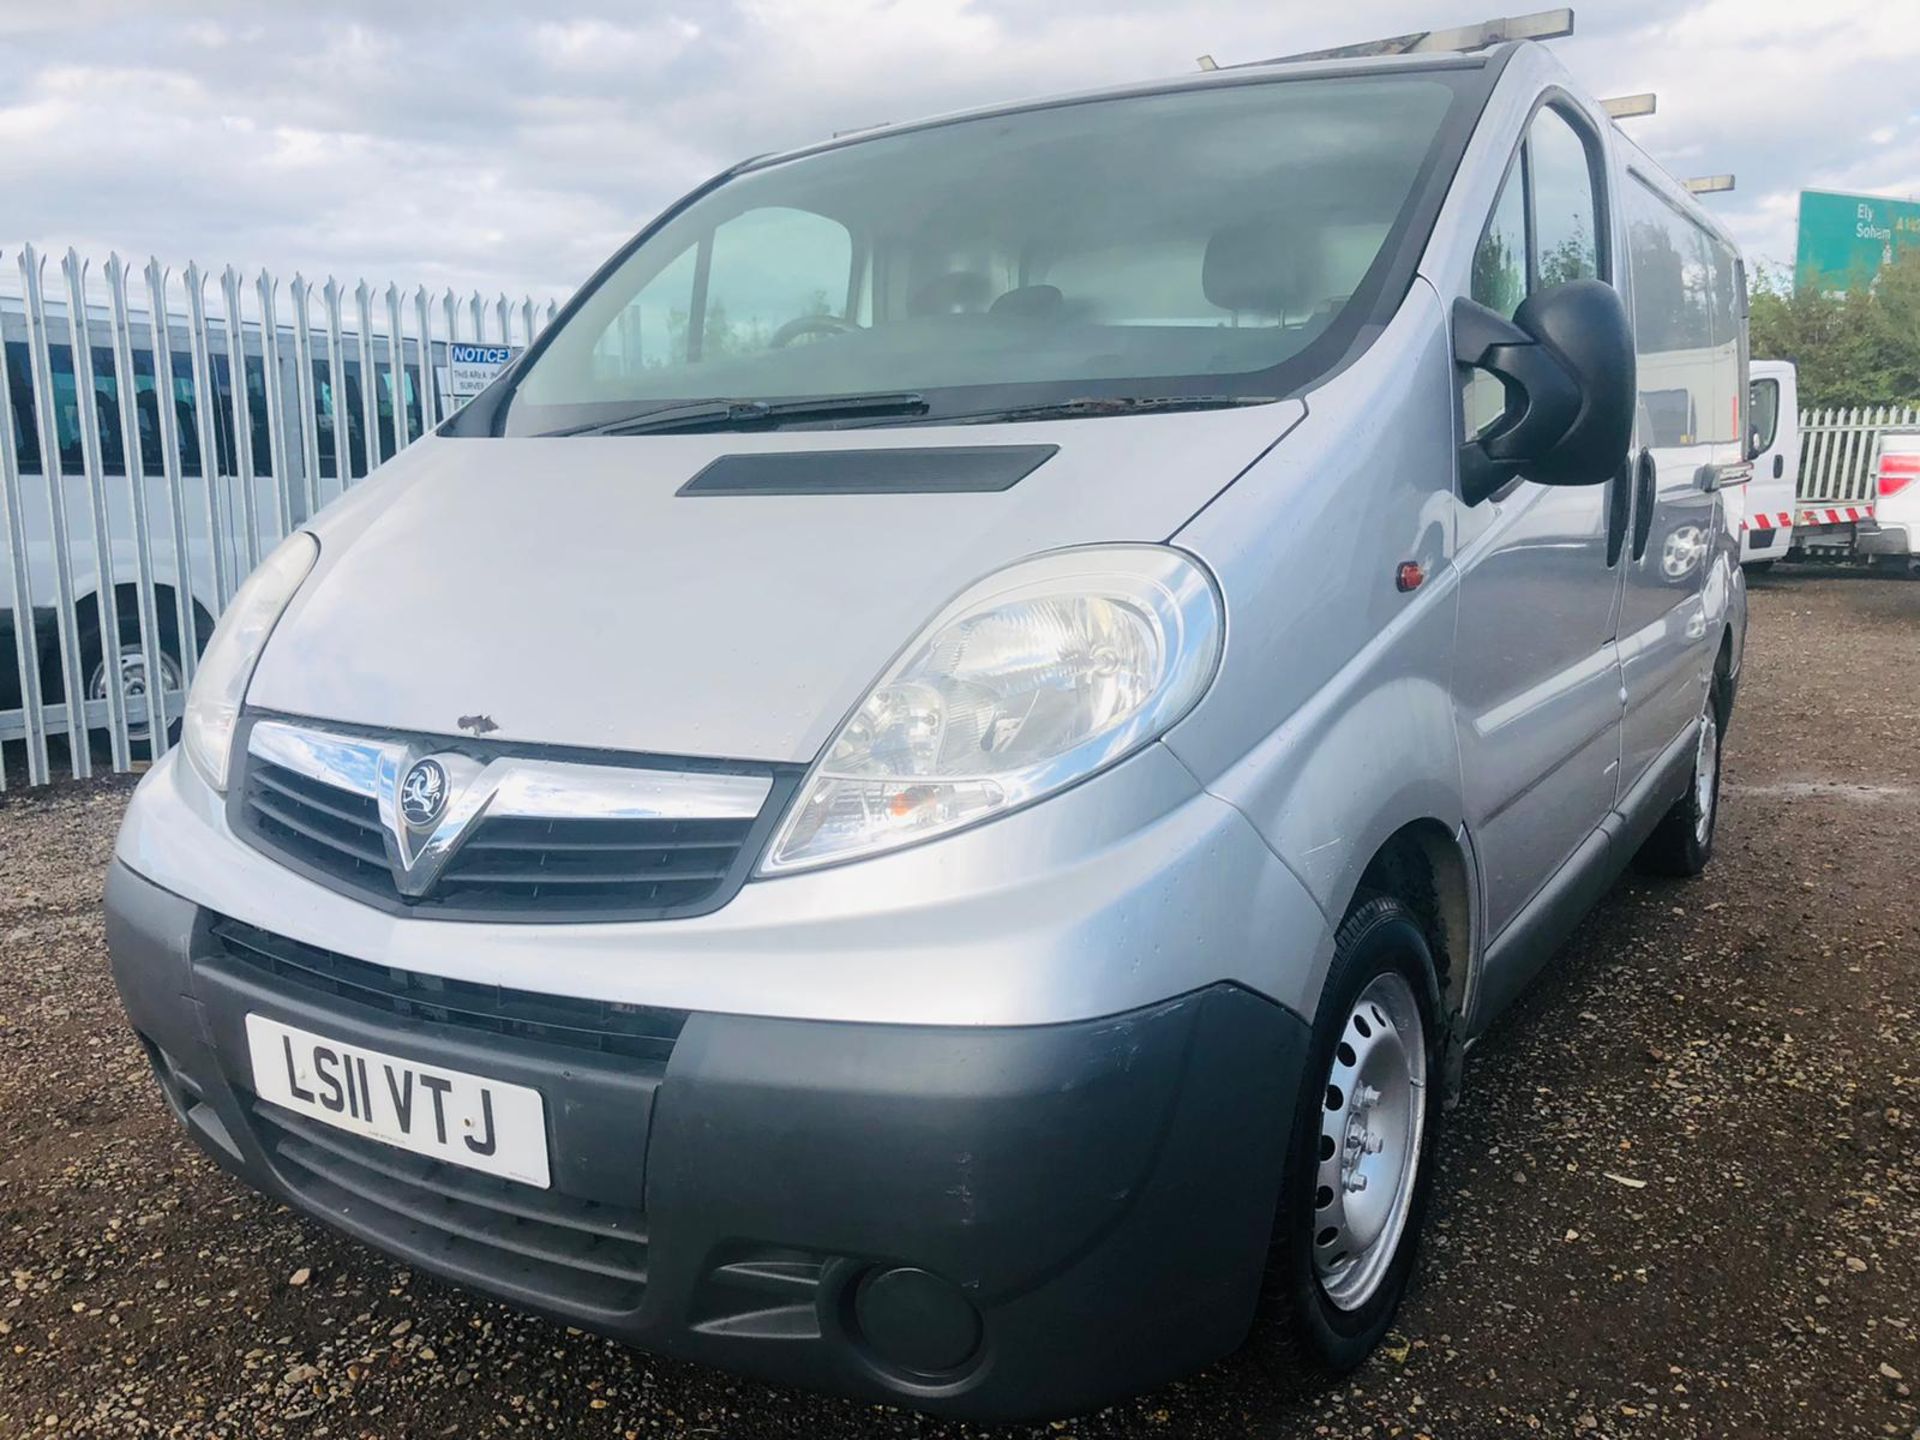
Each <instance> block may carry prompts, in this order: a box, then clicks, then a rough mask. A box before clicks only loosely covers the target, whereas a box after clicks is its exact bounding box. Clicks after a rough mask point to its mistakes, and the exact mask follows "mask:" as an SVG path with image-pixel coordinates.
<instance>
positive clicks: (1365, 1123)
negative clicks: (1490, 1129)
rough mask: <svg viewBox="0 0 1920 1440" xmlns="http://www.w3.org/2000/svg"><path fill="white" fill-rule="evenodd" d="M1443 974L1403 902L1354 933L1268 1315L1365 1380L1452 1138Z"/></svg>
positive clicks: (1274, 1260)
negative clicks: (1442, 1151)
mask: <svg viewBox="0 0 1920 1440" xmlns="http://www.w3.org/2000/svg"><path fill="white" fill-rule="evenodd" d="M1433 974H1434V969H1433V958H1432V952H1431V950H1430V949H1429V947H1428V944H1427V937H1426V934H1425V932H1424V931H1423V930H1422V929H1421V927H1420V925H1419V923H1418V921H1416V920H1415V919H1414V917H1413V915H1412V913H1411V912H1409V911H1408V910H1407V908H1406V907H1405V906H1404V905H1402V904H1401V903H1400V902H1399V901H1398V900H1394V899H1390V898H1387V897H1376V898H1372V899H1368V900H1365V901H1363V902H1361V903H1360V904H1358V905H1356V906H1355V908H1354V909H1353V911H1352V912H1351V913H1350V914H1349V915H1348V916H1347V918H1346V920H1345V921H1344V922H1343V923H1342V924H1341V926H1340V931H1339V935H1338V936H1337V938H1336V940H1335V946H1334V957H1333V964H1332V966H1331V968H1330V969H1329V971H1328V975H1327V983H1326V988H1325V989H1324V990H1323V991H1322V992H1321V997H1320V1009H1319V1013H1318V1014H1317V1015H1316V1016H1315V1018H1314V1026H1313V1043H1312V1047H1311V1049H1310V1051H1309V1053H1308V1062H1307V1067H1308V1068H1307V1075H1308V1077H1309V1082H1308V1083H1309V1084H1310V1085H1312V1086H1313V1087H1314V1088H1313V1089H1312V1090H1310V1091H1309V1092H1308V1093H1307V1095H1306V1097H1305V1098H1304V1101H1303V1103H1302V1104H1301V1105H1300V1107H1299V1113H1298V1115H1297V1116H1296V1117H1295V1120H1294V1127H1293V1135H1292V1138H1291V1140H1290V1142H1289V1145H1288V1150H1287V1162H1286V1168H1285V1173H1284V1177H1283V1179H1282V1182H1281V1193H1280V1203H1279V1210H1278V1213H1277V1216H1276V1218H1275V1222H1274V1235H1273V1245H1272V1249H1271V1252H1270V1253H1269V1256H1268V1262H1267V1286H1266V1297H1265V1302H1266V1310H1267V1313H1268V1315H1269V1317H1270V1318H1271V1319H1272V1320H1273V1321H1274V1322H1275V1324H1276V1327H1277V1328H1278V1330H1279V1332H1280V1337H1281V1342H1280V1343H1281V1347H1282V1349H1283V1350H1284V1351H1285V1352H1287V1358H1288V1359H1289V1360H1292V1361H1295V1362H1298V1363H1304V1364H1306V1365H1309V1366H1312V1367H1314V1368H1317V1369H1320V1370H1323V1371H1332V1372H1335V1373H1340V1372H1344V1371H1347V1370H1351V1369H1353V1368H1354V1366H1356V1365H1358V1364H1359V1363H1360V1362H1361V1361H1362V1360H1364V1359H1366V1357H1367V1355H1368V1353H1369V1352H1370V1351H1371V1350H1372V1349H1373V1347H1374V1346H1375V1345H1376V1344H1377V1343H1378V1342H1379V1340H1380V1337H1381V1336H1383V1335H1384V1334H1386V1332H1387V1327H1388V1326H1389V1325H1390V1324H1391V1323H1392V1322H1393V1316H1394V1312H1395V1311H1396V1310H1397V1309H1399V1306H1400V1301H1401V1298H1402V1297H1403V1296H1404V1295H1405V1294H1406V1290H1407V1282H1408V1280H1409V1278H1410V1277H1411V1276H1412V1274H1413V1267H1414V1259H1415V1255H1416V1252H1417V1250H1418V1247H1419V1238H1420V1230H1421V1226H1422V1225H1423V1223H1424V1222H1425V1218H1426V1206H1427V1196H1428V1192H1429V1191H1430V1189H1431V1188H1432V1184H1433V1164H1432V1160H1433V1153H1434V1146H1435V1143H1436V1141H1437V1140H1438V1137H1439V1131H1440V1116H1441V1106H1440V1098H1441V1095H1440V1092H1441V1053H1440V1045H1439V1036H1440V1027H1439V1024H1438V1022H1437V1020H1436V1018H1435V1013H1434V997H1433Z"/></svg>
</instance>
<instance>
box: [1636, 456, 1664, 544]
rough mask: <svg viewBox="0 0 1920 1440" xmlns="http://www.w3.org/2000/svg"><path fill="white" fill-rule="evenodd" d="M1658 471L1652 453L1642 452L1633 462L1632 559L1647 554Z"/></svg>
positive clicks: (1651, 530)
mask: <svg viewBox="0 0 1920 1440" xmlns="http://www.w3.org/2000/svg"><path fill="white" fill-rule="evenodd" d="M1657 478H1658V471H1657V470H1656V468H1655V466H1654V463H1653V452H1652V451H1650V450H1642V451H1641V452H1640V456H1639V458H1638V459H1637V460H1635V461H1634V462H1633V558H1634V559H1635V560H1638V559H1639V558H1640V557H1641V556H1642V555H1645V554H1646V553H1647V537H1648V536H1649V535H1651V534H1652V533H1653V499H1654V483H1655V481H1656V479H1657Z"/></svg>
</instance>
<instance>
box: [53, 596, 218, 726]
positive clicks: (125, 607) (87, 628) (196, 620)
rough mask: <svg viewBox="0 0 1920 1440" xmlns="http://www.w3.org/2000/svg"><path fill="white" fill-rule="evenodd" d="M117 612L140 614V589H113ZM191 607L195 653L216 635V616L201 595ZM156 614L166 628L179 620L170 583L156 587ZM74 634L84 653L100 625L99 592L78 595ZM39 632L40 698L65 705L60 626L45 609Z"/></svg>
mask: <svg viewBox="0 0 1920 1440" xmlns="http://www.w3.org/2000/svg"><path fill="white" fill-rule="evenodd" d="M113 595H114V610H115V613H117V614H120V615H137V614H138V613H139V607H140V587H139V585H138V584H137V583H135V582H134V581H131V580H122V581H119V582H117V583H116V584H115V585H114V587H113ZM188 598H189V600H190V602H191V604H192V614H193V627H194V630H195V632H196V634H195V637H194V648H195V653H196V654H197V653H198V652H199V651H201V650H204V649H206V646H207V641H208V640H209V639H211V638H212V636H213V626H214V616H213V613H212V612H211V611H209V610H208V609H207V607H206V606H205V605H204V604H203V603H201V600H200V597H199V596H198V595H191V594H190V595H189V597H188ZM153 605H154V615H155V616H156V618H157V619H158V620H159V622H160V624H161V625H162V626H163V627H165V626H169V625H175V626H177V625H178V623H179V621H178V619H177V616H178V615H179V608H178V606H179V599H178V592H177V591H176V590H175V588H174V586H173V585H172V583H171V582H169V581H165V580H157V581H155V582H154V586H153ZM73 614H74V622H75V633H76V634H77V635H78V636H79V637H81V640H80V643H81V647H82V650H83V652H84V648H85V644H86V638H85V637H86V636H88V635H89V634H97V633H98V630H99V625H100V591H99V590H98V589H97V588H96V589H91V590H88V591H86V592H85V593H84V594H82V595H79V596H78V597H76V598H75V600H74V602H73ZM37 628H38V631H39V634H38V638H37V643H36V648H37V649H38V651H39V657H40V695H41V701H42V703H43V704H48V705H58V704H63V703H65V700H66V685H65V682H64V681H63V679H62V677H61V667H60V625H59V621H58V619H57V618H56V616H55V614H54V612H53V611H52V610H51V609H48V610H46V611H45V612H44V613H43V614H42V615H41V616H40V617H39V619H38V622H37Z"/></svg>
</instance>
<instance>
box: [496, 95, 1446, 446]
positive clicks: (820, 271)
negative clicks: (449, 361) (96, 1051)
mask: <svg viewBox="0 0 1920 1440" xmlns="http://www.w3.org/2000/svg"><path fill="white" fill-rule="evenodd" d="M1475 78H1476V72H1475V71H1473V70H1470V69H1460V68H1444V67H1442V68H1434V69H1417V70H1397V71H1386V72H1374V73H1366V74H1348V75H1340V76H1325V77H1316V78H1310V79H1291V80H1259V81H1254V82H1252V83H1230V84H1213V85H1207V86H1202V87H1199V88H1192V89H1184V90H1177V91H1171V92H1161V93H1149V94H1140V95H1132V96H1125V97H1121V98H1114V99H1103V100H1093V101H1078V102H1067V103H1057V104H1053V105H1049V106H1045V107H1042V108H1037V109H1028V110H1019V111H1014V112H1010V113H1002V114H995V115H990V116H983V117H978V118H974V119H966V120H959V121H950V122H942V123H937V124H933V125H928V126H924V127H919V128H913V129H905V130H901V131H899V132H897V133H888V132H881V133H879V134H876V135H875V136H873V137H872V138H869V139H865V140H862V141H858V142H855V143H851V144H845V145H840V146H835V147H830V148H827V149H824V150H820V151H816V152H814V153H811V154H805V155H801V156H798V157H796V158H794V159H791V160H785V161H779V162H775V163H770V164H766V165H763V166H759V167H754V168H749V169H747V170H745V171H744V172H742V173H740V174H738V175H736V176H735V177H733V178H731V179H729V180H727V181H726V182H725V183H723V184H721V185H718V186H717V187H715V188H713V189H711V190H709V191H707V192H706V193H705V194H703V195H701V196H699V197H698V198H696V199H695V200H694V201H692V202H691V203H690V204H688V205H686V206H685V207H684V208H683V209H681V210H680V211H679V212H678V213H677V214H675V215H674V216H673V217H672V218H671V219H670V220H668V221H667V222H666V223H665V224H664V225H662V226H660V227H659V228H658V229H657V230H656V231H655V232H654V233H653V234H651V235H650V236H648V237H647V238H646V239H644V240H643V241H642V242H641V243H639V244H638V245H637V246H636V247H635V248H633V249H632V250H631V251H630V253H629V254H627V256H626V257H625V258H624V259H623V260H622V261H621V262H620V263H619V264H618V265H617V266H616V267H614V269H613V270H612V271H611V273H610V274H609V275H608V276H607V277H606V278H605V279H604V280H603V281H602V282H601V283H600V284H599V285H598V286H597V287H596V288H595V289H594V290H593V291H592V292H591V293H590V294H589V295H588V296H587V297H586V298H585V299H584V301H583V302H582V303H581V305H580V307H579V309H578V310H577V311H576V312H575V313H574V314H573V315H572V316H571V317H570V318H568V319H567V320H566V321H565V322H564V323H563V324H562V325H561V326H560V328H559V329H557V330H556V331H555V333H554V334H553V335H552V336H551V337H550V339H549V340H548V342H547V344H546V346H545V348H544V349H543V350H542V351H541V352H540V353H539V354H538V355H537V356H536V357H535V358H534V360H533V362H532V363H531V365H530V366H529V368H528V369H527V371H526V373H525V374H524V376H522V377H521V379H520V381H519V384H518V386H517V388H516V391H515V394H514V399H513V403H512V408H511V410H510V412H509V413H508V416H507V423H506V426H505V429H506V433H509V434H522V435H524V434H539V433H552V432H554V431H556V430H569V429H578V428H582V427H586V426H592V425H597V424H605V423H610V422H617V421H619V420H620V419H622V418H624V417H643V416H645V415H646V414H647V412H648V411H649V410H660V411H662V412H664V411H665V410H666V409H667V408H668V407H679V408H681V409H684V407H685V406H686V403H687V402H688V401H694V400H713V399H724V400H728V401H737V402H744V403H746V404H748V405H751V404H753V403H754V402H767V401H773V402H780V401H791V400H793V399H796V398H798V397H809V398H821V399H829V398H832V397H850V396H867V395H898V394H899V393H900V392H903V391H911V392H915V393H914V395H913V397H912V398H913V400H914V401H916V402H918V401H921V400H924V401H925V404H924V406H919V407H918V408H919V410H921V411H922V412H924V413H930V414H932V415H934V416H935V417H938V416H939V415H942V414H948V415H960V414H982V413H987V412H990V411H991V409H992V408H993V407H1008V408H1016V407H1018V408H1024V407H1031V406H1044V405H1045V404H1047V403H1049V402H1063V401H1068V400H1070V399H1071V400H1081V399H1084V398H1086V397H1095V398H1098V397H1109V398H1114V399H1119V398H1121V397H1125V398H1128V399H1144V398H1155V399H1166V398H1168V397H1178V396H1180V395H1188V396H1195V397H1197V396H1201V395H1205V396H1208V397H1212V398H1214V399H1216V400H1217V399H1219V398H1220V397H1223V396H1244V397H1264V396H1269V395H1273V394H1276V393H1282V391H1281V390H1280V389H1279V388H1277V387H1278V386H1282V385H1284V386H1285V387H1286V388H1296V387H1297V386H1298V385H1299V384H1300V383H1302V382H1303V381H1304V380H1306V379H1310V378H1311V377H1312V375H1313V374H1314V373H1317V372H1318V371H1319V370H1321V369H1324V368H1326V367H1327V366H1329V365H1331V364H1332V363H1334V362H1335V361H1336V360H1337V359H1338V357H1339V356H1340V355H1341V354H1342V353H1343V352H1344V351H1345V350H1346V349H1347V347H1348V345H1349V344H1350V343H1351V341H1352V338H1353V333H1354V332H1355V331H1357V329H1358V326H1359V324H1360V322H1361V321H1362V320H1363V319H1364V318H1365V313H1364V312H1367V311H1369V310H1371V309H1372V308H1374V305H1375V304H1376V303H1377V302H1378V301H1379V300H1380V299H1381V292H1382V288H1383V286H1384V285H1385V283H1386V281H1387V280H1388V278H1389V271H1391V270H1392V269H1393V268H1394V266H1393V263H1392V262H1393V260H1394V258H1395V254H1396V251H1397V250H1399V249H1400V248H1402V246H1403V242H1404V240H1405V238H1406V231H1407V230H1408V228H1409V226H1410V223H1411V222H1410V214H1411V212H1412V211H1413V210H1414V208H1415V201H1416V199H1417V197H1418V196H1419V195H1420V193H1422V191H1423V188H1424V187H1425V185H1426V182H1427V180H1428V177H1429V176H1430V175H1431V174H1432V173H1433V172H1434V171H1435V169H1436V157H1437V155H1438V153H1439V151H1440V148H1441V137H1442V135H1443V134H1445V133H1448V132H1449V130H1450V129H1452V128H1457V126H1455V127H1450V126H1449V124H1448V121H1449V117H1450V115H1451V114H1452V112H1453V110H1454V108H1455V107H1456V106H1458V105H1459V104H1460V103H1461V100H1462V97H1463V94H1464V92H1465V90H1466V88H1467V83H1468V82H1469V81H1471V80H1473V79H1475ZM1399 283H1400V285H1401V286H1402V287H1404V284H1405V274H1404V273H1402V274H1401V275H1400V277H1399ZM1390 298H1391V299H1392V300H1397V299H1398V298H1399V297H1398V296H1397V295H1396V296H1393V297H1390ZM1356 311H1357V312H1361V313H1355V312H1356ZM787 408H788V409H790V410H791V409H793V408H794V407H791V406H788V407H787ZM751 418H753V419H756V420H761V421H764V420H765V419H766V418H767V417H766V415H765V414H764V413H761V414H759V415H757V416H754V417H751ZM861 423H873V421H872V420H871V419H862V421H861Z"/></svg>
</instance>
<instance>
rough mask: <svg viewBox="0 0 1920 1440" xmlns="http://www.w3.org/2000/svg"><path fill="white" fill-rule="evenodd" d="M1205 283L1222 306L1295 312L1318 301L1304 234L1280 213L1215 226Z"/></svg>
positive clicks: (1203, 277)
mask: <svg viewBox="0 0 1920 1440" xmlns="http://www.w3.org/2000/svg"><path fill="white" fill-rule="evenodd" d="M1200 288H1201V289H1202V290H1203V291H1204V292H1205V293H1206V297H1207V300H1208V302H1209V303H1210V304H1213V305H1217V306H1219V307H1220V308H1221V309H1222V310H1252V311H1255V312H1257V313H1259V314H1262V315H1291V314H1299V313H1301V312H1302V311H1306V310H1311V309H1312V308H1313V306H1314V299H1313V297H1312V295H1311V294H1309V293H1308V291H1309V289H1310V277H1309V276H1308V275H1307V273H1306V266H1305V264H1304V263H1303V261H1302V258H1301V248H1300V244H1299V241H1298V238H1297V237H1296V236H1294V235H1292V234H1291V233H1290V232H1289V230H1288V229H1287V227H1286V225H1285V223H1284V222H1283V221H1282V220H1281V218H1280V217H1279V216H1278V215H1275V214H1265V215H1254V216H1251V217H1249V218H1248V219H1245V220H1236V221H1234V223H1233V224H1231V225H1224V226H1222V227H1221V228H1220V229H1218V230H1216V231H1214V232H1213V236H1212V238H1211V239H1209V240H1208V241H1207V253H1206V257H1205V258H1204V259H1203V260H1202V261H1201V264H1200Z"/></svg>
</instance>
